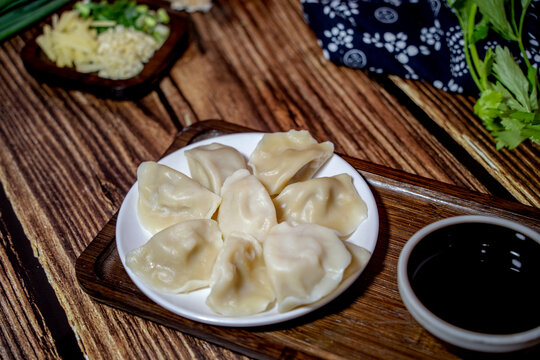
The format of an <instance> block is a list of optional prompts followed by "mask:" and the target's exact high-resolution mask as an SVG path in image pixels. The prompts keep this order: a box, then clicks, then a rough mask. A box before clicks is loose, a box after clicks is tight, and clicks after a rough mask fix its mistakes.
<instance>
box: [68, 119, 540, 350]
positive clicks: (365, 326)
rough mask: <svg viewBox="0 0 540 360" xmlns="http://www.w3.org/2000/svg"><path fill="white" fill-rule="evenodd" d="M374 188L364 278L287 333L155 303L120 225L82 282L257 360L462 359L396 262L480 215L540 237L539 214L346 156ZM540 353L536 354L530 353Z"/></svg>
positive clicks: (87, 265)
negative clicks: (427, 318) (418, 311)
mask: <svg viewBox="0 0 540 360" xmlns="http://www.w3.org/2000/svg"><path fill="white" fill-rule="evenodd" d="M245 131H251V130H250V129H247V128H244V127H240V126H238V125H233V124H229V123H226V122H222V121H214V120H212V121H204V122H199V123H195V124H194V125H192V126H190V127H188V128H186V129H184V130H183V131H182V132H180V133H179V134H178V136H177V137H176V138H175V140H174V142H173V144H172V145H171V147H170V148H169V150H168V153H169V152H172V151H174V150H176V149H179V148H181V147H183V146H185V145H187V144H189V143H193V142H195V141H198V140H202V139H204V138H209V137H213V136H217V135H222V134H225V133H237V132H245ZM343 158H344V159H345V160H347V161H348V162H349V163H350V164H351V165H353V166H354V167H355V168H356V169H357V170H358V171H359V172H360V174H361V175H362V176H363V177H364V178H365V179H366V180H367V182H368V184H369V185H370V187H371V190H372V191H373V193H374V195H375V198H376V200H377V205H378V210H379V217H380V231H379V238H378V242H377V247H376V249H375V252H374V254H373V256H372V258H371V260H370V262H369V264H368V266H367V268H366V269H365V271H364V273H363V274H362V275H361V276H360V278H359V279H358V280H357V282H355V283H354V284H353V285H352V286H351V288H349V289H348V290H347V291H346V292H345V293H344V294H342V295H341V296H340V297H338V298H337V299H335V300H334V301H333V302H331V303H330V304H328V305H326V306H324V307H322V308H321V309H319V310H317V311H315V312H313V313H311V314H308V315H306V316H304V317H302V318H299V319H295V320H292V321H288V322H286V323H282V324H277V325H272V326H266V327H260V328H248V329H242V328H226V327H218V326H210V325H206V324H202V323H198V322H194V321H191V320H188V319H186V318H183V317H181V316H178V315H175V314H173V313H171V312H169V311H167V310H165V309H163V308H161V307H160V306H158V305H156V304H155V303H153V302H152V301H151V300H149V299H148V298H147V297H146V296H144V295H143V294H142V293H141V292H140V291H139V290H138V289H137V288H136V286H135V285H134V284H133V283H132V282H131V280H130V279H129V277H128V275H127V274H126V272H125V271H124V268H123V266H122V264H121V262H120V258H119V257H118V253H117V250H116V245H115V224H116V215H115V216H114V217H113V218H112V219H111V220H110V222H109V223H108V224H107V225H106V226H105V227H104V228H103V230H102V231H101V232H100V233H99V234H98V235H97V237H96V238H95V239H94V241H93V242H92V243H91V244H90V245H89V246H88V247H87V248H86V250H85V251H84V252H83V253H82V254H81V256H80V257H79V258H78V260H77V263H76V274H77V279H78V281H79V283H80V285H81V286H82V288H83V289H84V290H85V291H86V292H87V293H88V294H90V295H91V296H92V297H93V298H94V299H96V300H98V301H100V302H103V303H105V304H108V305H111V306H114V307H116V308H119V309H122V310H125V311H128V312H130V313H133V314H135V315H138V316H141V317H143V318H146V319H150V320H152V321H155V322H157V323H160V324H163V325H166V326H169V327H171V328H174V329H177V330H179V331H182V332H185V333H188V334H191V335H194V336H197V337H200V338H202V339H204V340H207V341H210V342H213V343H216V344H220V345H222V346H225V347H227V348H230V349H232V350H235V351H238V352H241V353H243V354H246V355H249V356H252V357H255V358H296V359H303V358H326V359H365V358H387V359H392V358H393V359H407V358H410V359H413V358H414V359H431V358H438V359H455V358H458V357H459V356H460V355H459V352H456V349H451V348H449V347H447V346H446V345H445V344H443V343H441V342H439V341H438V340H437V339H435V338H434V337H432V336H431V335H429V333H427V332H426V331H425V330H423V329H422V328H421V327H420V326H419V325H418V324H417V323H416V322H415V321H414V319H413V318H412V317H411V316H410V314H409V313H408V312H407V310H406V309H405V307H404V305H403V303H402V302H401V298H400V297H399V292H398V289H397V282H396V267H397V259H398V257H399V252H400V250H401V248H402V247H403V245H404V244H405V242H406V241H407V239H408V238H409V237H410V236H411V235H412V234H413V233H414V232H416V231H417V230H419V229H420V228H421V227H423V226H425V225H427V224H429V223H431V222H433V221H436V220H439V219H442V218H446V217H450V216H456V215H463V214H483V215H493V216H499V217H502V218H507V219H511V220H515V221H519V222H521V223H524V224H527V225H529V226H531V227H533V228H535V229H536V230H537V231H538V230H540V229H539V224H540V210H538V209H536V208H532V207H528V206H525V205H522V204H520V203H516V202H511V201H507V200H502V199H498V198H495V197H491V196H488V195H485V194H481V193H477V192H473V191H470V190H466V189H463V188H460V187H456V186H452V185H448V184H444V183H441V182H438V181H434V180H430V179H426V178H422V177H419V176H416V175H411V174H408V173H405V172H401V171H397V170H393V169H391V168H387V167H384V166H380V165H375V164H373V163H370V162H366V161H361V160H358V159H355V158H352V157H349V156H343ZM532 351H533V352H534V354H537V353H538V348H535V349H533V350H532Z"/></svg>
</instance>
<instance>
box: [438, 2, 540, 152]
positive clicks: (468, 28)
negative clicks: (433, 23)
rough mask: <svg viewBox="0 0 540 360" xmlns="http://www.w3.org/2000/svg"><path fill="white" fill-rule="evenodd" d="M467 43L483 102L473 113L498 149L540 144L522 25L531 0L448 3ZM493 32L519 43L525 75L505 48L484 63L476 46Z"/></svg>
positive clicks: (533, 75)
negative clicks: (493, 139) (523, 144)
mask: <svg viewBox="0 0 540 360" xmlns="http://www.w3.org/2000/svg"><path fill="white" fill-rule="evenodd" d="M447 1H448V4H449V5H450V6H451V7H452V8H453V9H454V11H455V13H456V15H457V17H458V20H459V23H460V26H461V29H462V32H463V39H464V50H465V60H466V61H467V66H468V68H469V71H470V74H471V77H472V79H473V80H474V82H475V83H476V86H477V87H478V89H479V90H480V97H479V98H478V100H477V102H476V104H475V105H474V112H475V113H476V115H478V117H479V118H480V119H482V123H483V124H484V126H485V127H486V129H487V130H488V131H489V132H490V133H491V135H492V136H493V137H494V138H495V139H496V141H497V149H502V148H504V147H507V148H509V149H514V148H516V147H517V146H518V145H519V144H521V143H522V142H523V141H525V140H527V139H530V140H531V141H532V142H534V143H536V144H539V145H540V111H539V105H538V93H539V83H538V74H537V69H536V68H534V67H533V66H532V65H531V63H530V61H529V59H528V58H527V54H526V52H525V47H524V45H523V38H522V35H523V23H524V21H525V14H526V12H527V8H528V7H529V4H530V3H531V0H519V2H516V1H514V0H447ZM490 31H495V32H496V33H497V34H499V35H500V36H501V37H502V38H504V39H506V40H509V41H512V42H516V43H517V45H518V47H519V50H520V53H521V57H522V58H523V62H524V66H523V68H524V69H525V70H526V74H525V73H524V72H523V69H522V68H521V67H520V65H518V63H517V62H516V60H515V59H514V55H513V54H512V53H511V52H510V50H509V49H508V48H507V47H504V48H503V47H501V46H497V47H496V48H495V49H492V48H489V49H488V50H487V51H486V53H485V55H484V58H483V59H481V58H480V55H479V54H478V50H477V47H476V46H477V43H478V42H479V41H481V40H484V39H485V38H486V37H487V36H488V34H489V32H490Z"/></svg>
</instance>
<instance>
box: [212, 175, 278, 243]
mask: <svg viewBox="0 0 540 360" xmlns="http://www.w3.org/2000/svg"><path fill="white" fill-rule="evenodd" d="M221 196H222V201H221V206H220V207H219V211H218V223H219V227H220V229H221V232H222V233H223V237H225V238H227V237H228V236H229V235H230V234H231V233H233V232H243V233H247V234H250V235H252V236H254V237H255V238H256V239H257V240H259V241H263V240H264V237H265V236H266V234H267V233H268V231H270V229H271V228H272V226H274V225H276V224H277V220H276V209H275V207H274V203H273V202H272V199H271V198H270V195H268V191H266V189H265V187H264V186H263V185H262V184H261V182H260V181H259V180H258V179H257V178H256V177H255V176H253V175H251V174H250V172H249V171H248V170H245V169H240V170H237V171H236V172H234V174H232V175H231V176H229V177H228V178H227V179H226V180H225V183H224V184H223V187H222V188H221Z"/></svg>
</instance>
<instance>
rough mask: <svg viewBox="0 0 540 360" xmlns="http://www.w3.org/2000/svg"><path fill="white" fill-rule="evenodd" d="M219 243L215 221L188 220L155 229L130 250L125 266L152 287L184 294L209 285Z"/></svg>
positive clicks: (219, 235) (221, 241)
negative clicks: (153, 233) (147, 237)
mask: <svg viewBox="0 0 540 360" xmlns="http://www.w3.org/2000/svg"><path fill="white" fill-rule="evenodd" d="M222 245H223V240H222V237H221V232H220V231H219V227H218V225H217V223H216V222H215V221H214V220H209V219H200V220H188V221H184V222H181V223H178V224H175V225H173V226H170V227H168V228H166V229H165V230H163V231H160V232H158V233H157V234H155V235H154V236H152V237H151V238H150V240H148V242H147V243H146V244H144V245H143V246H141V247H139V248H137V249H134V250H132V251H130V252H129V253H128V254H127V256H126V265H127V267H128V268H129V269H131V271H133V272H134V273H135V274H136V275H137V276H138V277H139V278H140V279H141V280H142V281H143V282H144V283H145V284H147V285H148V286H150V287H151V288H153V289H155V290H158V291H163V292H167V293H184V292H188V291H192V290H196V289H199V288H202V287H206V286H208V285H210V279H211V275H212V269H213V267H214V264H215V261H216V258H217V256H218V254H219V252H220V250H221V247H222Z"/></svg>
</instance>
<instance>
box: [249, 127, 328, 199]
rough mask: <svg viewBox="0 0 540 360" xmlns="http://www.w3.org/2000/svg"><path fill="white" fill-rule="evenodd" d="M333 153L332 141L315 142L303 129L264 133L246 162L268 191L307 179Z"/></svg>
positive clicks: (276, 191) (278, 190)
mask: <svg viewBox="0 0 540 360" xmlns="http://www.w3.org/2000/svg"><path fill="white" fill-rule="evenodd" d="M333 153H334V144H332V143H331V142H329V141H326V142H323V143H318V142H317V140H315V139H314V138H313V137H312V136H311V135H310V134H309V132H308V131H306V130H300V131H298V130H290V131H288V132H278V133H272V134H265V135H264V136H263V138H262V139H261V141H259V143H258V144H257V146H256V147H255V150H254V151H253V153H252V154H251V156H250V158H249V162H248V165H249V166H251V168H252V169H253V174H254V175H255V176H256V177H257V178H258V179H259V180H260V181H261V182H262V183H263V185H264V186H265V187H266V189H267V190H268V192H269V193H270V195H276V194H278V193H279V192H280V191H281V190H282V189H283V188H284V187H285V186H286V185H288V184H289V183H294V182H297V181H303V180H307V179H310V178H311V177H312V176H313V175H314V174H315V173H316V172H317V170H319V169H320V168H321V166H322V165H323V164H324V163H325V162H326V161H327V160H328V159H330V157H331V156H332V154H333Z"/></svg>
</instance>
